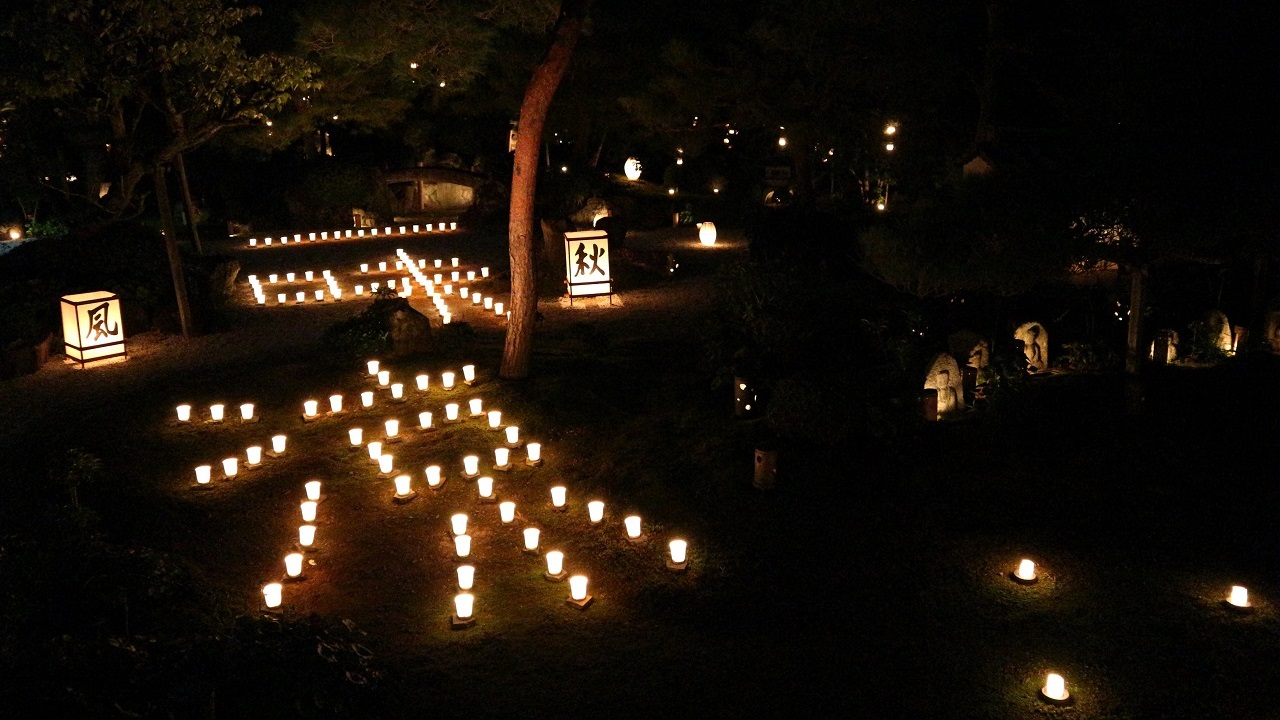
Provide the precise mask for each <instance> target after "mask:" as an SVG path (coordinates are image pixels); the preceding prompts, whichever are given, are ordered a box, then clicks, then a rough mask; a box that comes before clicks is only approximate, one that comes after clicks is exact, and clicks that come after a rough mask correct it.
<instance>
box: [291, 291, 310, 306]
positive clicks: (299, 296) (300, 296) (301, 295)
mask: <svg viewBox="0 0 1280 720" xmlns="http://www.w3.org/2000/svg"><path fill="white" fill-rule="evenodd" d="M293 298H294V300H296V301H298V302H300V303H304V302H306V301H307V294H306V293H305V292H303V291H301V290H299V291H298V292H296V293H294V294H293Z"/></svg>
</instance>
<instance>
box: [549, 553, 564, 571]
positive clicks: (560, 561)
mask: <svg viewBox="0 0 1280 720" xmlns="http://www.w3.org/2000/svg"><path fill="white" fill-rule="evenodd" d="M563 574H564V553H562V552H560V551H559V550H552V551H551V552H549V553H547V576H548V577H557V576H560V575H563Z"/></svg>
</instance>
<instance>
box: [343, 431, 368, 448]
mask: <svg viewBox="0 0 1280 720" xmlns="http://www.w3.org/2000/svg"><path fill="white" fill-rule="evenodd" d="M347 437H349V438H351V447H360V446H361V445H363V444H364V428H351V429H350V430H348V431H347Z"/></svg>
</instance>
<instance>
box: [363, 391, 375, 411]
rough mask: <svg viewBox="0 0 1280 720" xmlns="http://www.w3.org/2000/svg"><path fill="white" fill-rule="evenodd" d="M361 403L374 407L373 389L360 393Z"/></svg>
mask: <svg viewBox="0 0 1280 720" xmlns="http://www.w3.org/2000/svg"><path fill="white" fill-rule="evenodd" d="M360 404H361V405H363V406H364V407H373V391H372V390H365V391H364V392H362V393H360Z"/></svg>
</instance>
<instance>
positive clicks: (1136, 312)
mask: <svg viewBox="0 0 1280 720" xmlns="http://www.w3.org/2000/svg"><path fill="white" fill-rule="evenodd" d="M1146 279H1147V269H1146V268H1144V267H1134V268H1130V270H1129V327H1128V330H1129V335H1128V348H1127V349H1126V352H1125V357H1124V371H1125V373H1126V374H1128V375H1137V374H1138V373H1139V372H1140V371H1141V370H1142V312H1143V306H1144V305H1145V304H1146V294H1147V289H1146Z"/></svg>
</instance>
